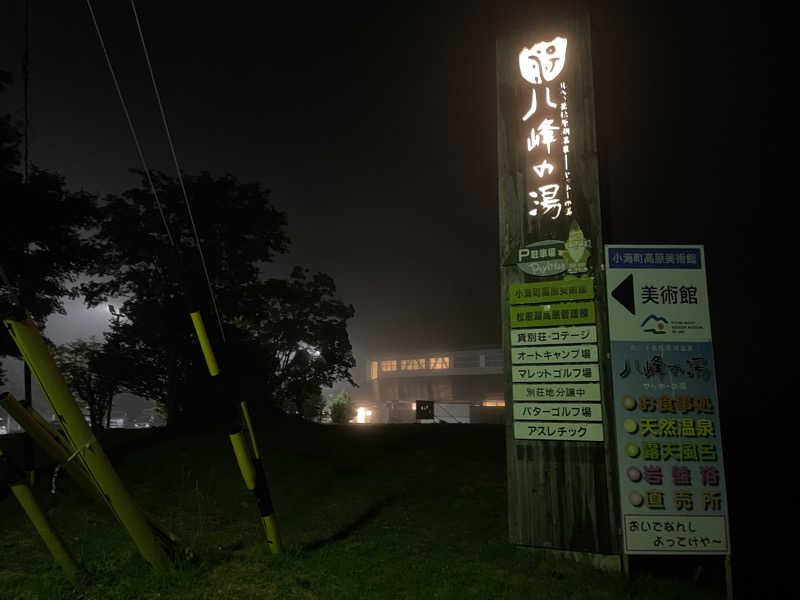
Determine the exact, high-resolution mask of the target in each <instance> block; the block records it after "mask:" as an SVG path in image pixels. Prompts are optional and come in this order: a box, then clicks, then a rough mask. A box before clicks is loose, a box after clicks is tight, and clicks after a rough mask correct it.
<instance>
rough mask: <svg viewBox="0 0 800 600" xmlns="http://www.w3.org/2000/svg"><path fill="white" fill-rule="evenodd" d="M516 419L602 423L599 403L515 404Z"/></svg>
mask: <svg viewBox="0 0 800 600" xmlns="http://www.w3.org/2000/svg"><path fill="white" fill-rule="evenodd" d="M514 418H515V419H517V420H520V421H524V420H526V419H529V420H539V421H602V420H603V415H602V406H601V405H600V403H599V402H515V403H514Z"/></svg>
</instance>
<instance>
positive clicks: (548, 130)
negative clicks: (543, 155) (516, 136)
mask: <svg viewBox="0 0 800 600" xmlns="http://www.w3.org/2000/svg"><path fill="white" fill-rule="evenodd" d="M537 131H538V133H537ZM554 131H558V127H556V126H555V125H553V119H544V120H543V121H542V122H541V123H540V124H539V127H538V128H533V129H531V134H530V136H528V140H527V142H528V152H530V151H531V150H533V149H534V148H536V147H538V146H539V145H545V146H547V153H548V154H550V144H552V143H553V142H555V141H556V136H555V134H554V133H553V132H554Z"/></svg>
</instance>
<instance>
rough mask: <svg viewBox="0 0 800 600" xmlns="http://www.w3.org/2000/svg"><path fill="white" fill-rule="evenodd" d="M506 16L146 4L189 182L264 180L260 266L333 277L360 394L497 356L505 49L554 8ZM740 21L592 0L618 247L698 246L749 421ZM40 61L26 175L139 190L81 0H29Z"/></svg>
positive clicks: (56, 325) (98, 321) (670, 5)
mask: <svg viewBox="0 0 800 600" xmlns="http://www.w3.org/2000/svg"><path fill="white" fill-rule="evenodd" d="M497 4H498V3H495V2H468V1H467V2H464V1H460V2H403V3H391V2H388V3H383V2H382V3H374V4H371V5H370V4H366V5H365V4H362V3H357V4H355V3H354V4H352V5H348V4H347V3H335V4H333V3H332V4H330V5H325V6H323V7H316V6H313V5H304V4H303V5H301V4H296V3H289V5H288V6H282V7H280V8H278V7H276V6H275V5H271V4H268V3H251V2H241V3H236V2H223V3H219V2H216V3H206V2H181V3H177V2H147V1H144V0H140V1H139V2H137V9H138V11H139V15H140V18H141V20H142V24H143V28H144V33H145V37H146V39H147V42H148V46H149V51H150V55H151V59H152V61H153V66H154V69H155V72H156V77H157V79H158V83H159V87H160V92H161V96H162V99H163V102H164V106H165V110H166V114H167V117H168V119H169V125H170V129H171V132H172V134H173V137H174V140H175V144H176V150H177V153H178V158H179V160H180V162H181V166H182V168H183V170H184V171H185V172H188V173H198V172H199V171H201V170H208V171H210V172H211V173H212V174H215V175H222V174H224V173H231V174H233V175H235V176H236V177H237V178H238V179H239V180H240V181H243V182H249V181H259V182H261V183H263V184H264V186H265V187H267V188H268V189H270V190H271V191H272V200H273V202H274V204H275V205H276V206H277V207H278V208H279V209H281V210H284V211H285V212H286V213H287V215H288V222H289V235H290V238H291V240H292V249H291V253H290V254H289V255H288V256H287V257H282V258H280V259H279V260H278V261H277V262H276V263H275V264H274V265H272V266H271V267H270V268H269V270H268V271H267V275H269V276H285V275H286V274H288V272H289V270H290V268H291V266H292V265H295V264H299V265H303V266H305V267H308V268H311V269H312V270H321V271H324V272H326V273H328V274H330V275H331V276H333V278H334V280H335V281H336V283H337V287H338V291H339V294H340V297H341V298H342V299H343V300H344V301H345V302H347V303H352V304H353V305H354V306H355V309H356V316H355V318H354V319H353V320H352V321H351V322H350V326H349V332H350V340H351V342H352V344H353V349H354V353H355V356H356V359H357V361H358V366H357V368H356V369H355V371H354V377H355V379H356V380H357V381H361V380H363V379H364V376H363V373H364V371H363V367H364V365H365V364H366V360H367V357H369V356H370V355H373V354H375V353H390V352H400V351H407V350H425V349H434V348H438V349H452V348H456V347H462V346H477V345H491V346H500V343H501V337H500V335H501V331H500V298H499V284H500V277H499V268H498V265H499V253H498V235H497V229H498V225H497V223H498V218H497V192H496V189H497V186H496V142H495V135H496V126H495V119H496V113H495V110H496V109H495V74H494V71H495V56H494V45H495V39H496V38H497V37H498V36H502V35H503V32H505V31H508V29H509V28H511V27H519V25H520V24H521V23H526V22H529V23H531V25H532V26H534V25H535V23H536V19H537V17H538V18H541V14H542V12H541V9H539V8H537V4H538V5H539V6H541V4H540V3H534V2H512V3H502V4H503V7H502V8H499V7H498V6H496V5H497ZM23 8H24V3H23V2H22V1H21V0H14V1H10V2H4V3H3V8H2V11H3V12H2V13H0V68H2V69H5V70H9V71H12V73H14V76H15V80H16V84H15V85H14V86H12V88H11V89H10V90H9V91H8V93H6V94H3V95H2V96H0V113H12V114H13V115H15V116H16V117H17V118H19V119H21V118H22V85H21V79H22V78H21V68H20V66H21V62H22V52H23V22H24V19H23V17H24V10H23ZM95 10H96V14H97V18H98V21H99V23H100V25H101V27H102V30H103V34H104V36H105V39H106V43H107V44H108V46H109V49H110V52H111V56H112V60H113V62H114V66H115V68H116V69H117V73H118V76H119V78H120V80H121V84H122V87H123V91H124V93H125V94H126V99H127V101H128V104H129V107H130V109H131V112H132V116H133V119H134V123H135V125H136V127H137V130H138V133H139V135H140V138H141V140H142V142H143V147H144V151H145V155H146V157H147V160H148V163H149V165H150V167H151V168H155V169H160V170H163V171H165V172H166V173H168V174H174V169H173V167H172V163H171V160H170V158H169V155H168V146H167V142H166V138H165V137H164V135H163V133H162V131H161V127H160V120H159V116H158V112H157V106H156V103H155V101H154V97H153V93H152V88H151V86H150V83H149V80H148V75H147V71H146V65H145V62H144V58H143V55H142V51H141V48H140V47H139V42H138V36H137V32H136V27H135V22H134V19H133V15H132V13H131V10H130V7H129V5H128V3H125V2H118V3H117V2H97V3H96V6H95ZM731 10H732V9H730V8H729V5H728V3H723V2H716V1H714V2H702V3H699V2H684V1H674V0H673V1H669V2H660V1H658V2H640V1H639V2H635V1H622V0H618V1H614V2H607V3H600V2H597V3H592V19H593V21H592V24H593V27H592V35H593V40H592V42H593V52H594V55H593V60H594V70H595V81H596V98H595V101H596V107H597V130H598V140H599V148H600V180H601V195H602V197H603V199H604V202H606V206H607V210H606V214H605V218H606V231H607V238H606V240H605V241H606V242H607V243H608V242H617V243H648V242H652V243H701V244H704V245H705V246H706V253H707V259H708V264H709V275H710V279H711V287H710V294H711V300H712V324H713V327H714V336H715V340H714V341H715V348H716V353H717V363H718V364H717V366H718V380H719V385H720V398H721V404H722V405H724V406H725V409H724V410H726V411H730V412H729V414H740V413H741V414H744V413H745V412H748V411H749V410H750V409H751V407H747V406H746V403H745V402H744V401H743V399H742V398H743V394H742V393H741V391H742V390H746V389H749V388H748V386H752V385H754V384H753V382H752V381H751V379H749V378H750V377H752V375H749V374H748V373H747V369H746V368H745V367H746V365H747V364H750V363H749V362H748V357H747V356H745V355H744V354H743V353H742V352H740V351H739V348H740V347H741V345H742V344H743V343H745V344H746V345H747V348H748V349H749V351H750V352H753V353H757V352H758V350H759V345H760V344H761V342H760V341H759V340H758V338H757V333H756V331H757V325H756V324H754V323H753V321H750V320H747V319H742V318H741V314H740V311H741V307H742V306H746V305H747V304H748V303H749V302H752V300H753V296H752V295H753V294H755V292H753V291H750V289H749V288H748V286H747V285H745V283H746V282H747V281H748V280H749V278H751V276H752V273H753V272H754V271H753V269H754V264H755V260H756V258H755V256H754V253H753V252H752V248H750V247H749V246H748V244H745V243H742V241H741V239H740V238H741V237H742V236H743V235H744V233H745V232H746V231H747V229H748V228H749V227H750V224H751V220H752V218H753V211H752V209H751V208H750V207H752V206H757V205H758V204H760V203H762V202H766V199H767V197H766V195H767V193H768V192H767V190H766V188H765V187H764V186H762V185H759V184H758V182H759V181H760V178H761V177H762V171H763V169H762V166H761V163H762V162H764V158H763V157H764V156H765V155H766V153H767V151H768V149H767V144H768V143H769V142H768V140H767V139H766V136H764V135H762V133H761V130H762V128H763V124H762V119H764V115H763V113H759V112H757V111H756V112H754V111H753V109H752V108H751V107H752V106H754V104H753V102H752V96H753V95H756V96H758V97H760V98H761V99H762V100H763V103H764V105H767V104H768V103H769V98H771V97H772V96H771V95H772V94H773V92H772V91H771V89H770V88H769V85H770V83H769V81H770V80H769V78H768V76H767V75H768V68H769V67H768V65H767V63H768V62H769V59H768V58H766V57H765V54H764V52H763V51H757V47H756V48H755V49H754V44H753V43H752V40H753V39H754V38H755V39H758V36H759V35H760V33H761V31H760V16H759V14H758V12H757V11H758V8H757V7H755V6H754V7H751V8H750V9H749V10H748V12H746V13H745V12H731ZM30 52H31V55H30V98H31V104H30V114H31V143H30V152H31V160H32V162H33V163H34V164H36V165H38V166H40V167H43V168H47V169H52V170H56V171H58V172H60V173H62V174H63V175H65V176H66V179H67V185H68V186H69V187H70V188H71V189H74V190H78V189H81V188H83V189H85V190H87V191H90V192H95V193H99V194H105V193H116V192H120V191H122V190H124V189H126V188H127V187H130V186H132V185H136V184H138V180H137V179H136V178H135V177H134V176H132V175H130V174H129V173H128V171H127V169H128V168H130V167H138V166H139V164H138V158H137V156H136V153H135V148H134V145H133V143H132V140H131V137H130V134H129V132H128V129H127V125H126V123H125V120H124V117H123V114H122V111H121V108H120V105H119V101H118V99H117V96H116V92H115V90H114V88H113V86H112V82H111V78H110V76H109V73H108V70H107V67H106V64H105V61H104V58H103V55H102V52H101V49H100V46H99V44H98V40H97V37H96V34H95V32H94V29H93V27H92V22H91V18H90V16H89V12H88V10H87V8H86V4H85V3H84V2H78V1H73V2H56V3H36V2H31V46H30ZM747 82H749V83H747ZM756 106H757V105H756ZM199 226H200V227H201V228H202V224H199ZM733 298H735V302H734V300H733ZM71 306H72V305H71ZM104 319H105V315H104V313H103V311H102V309H98V310H96V311H94V312H90V313H85V312H83V311H81V310H79V309H78V310H75V311H73V312H71V314H70V318H69V319H68V320H67V319H63V318H54V319H53V320H51V323H50V325H49V326H48V330H47V333H48V334H50V335H51V336H52V337H53V339H54V340H55V341H57V342H63V341H67V340H68V339H70V338H74V337H86V336H87V335H88V334H89V333H94V334H97V333H98V332H99V330H100V329H101V327H102V323H103V322H104ZM732 323H735V327H731V324H732ZM11 375H12V378H15V376H16V374H15V372H13V371H12V373H11ZM734 376H735V381H734Z"/></svg>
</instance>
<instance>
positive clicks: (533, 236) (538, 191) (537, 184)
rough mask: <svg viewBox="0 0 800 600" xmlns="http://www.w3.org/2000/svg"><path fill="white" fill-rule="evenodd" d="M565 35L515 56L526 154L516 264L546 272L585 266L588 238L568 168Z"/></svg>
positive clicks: (579, 269)
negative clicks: (523, 241)
mask: <svg viewBox="0 0 800 600" xmlns="http://www.w3.org/2000/svg"><path fill="white" fill-rule="evenodd" d="M568 47H569V44H568V40H567V38H566V37H564V36H563V35H556V36H554V37H553V38H551V39H545V40H539V41H536V42H535V43H533V44H531V45H530V46H525V47H523V48H522V49H521V50H520V52H519V56H518V61H519V77H520V79H521V81H522V82H524V84H523V85H524V88H525V90H526V92H525V93H526V95H525V96H524V98H525V102H524V104H523V105H522V108H521V109H520V111H521V114H519V115H518V116H517V118H519V119H520V121H521V125H522V127H521V130H520V131H521V132H522V138H523V139H520V140H519V141H518V143H519V144H520V153H521V154H522V156H524V182H525V202H526V205H525V215H526V216H525V218H526V223H527V227H526V229H527V233H528V236H527V237H528V238H529V239H528V240H527V241H528V242H532V243H527V245H525V246H524V247H520V248H519V251H518V264H517V266H518V267H519V269H520V270H521V271H523V272H525V273H527V274H529V275H534V276H539V277H546V276H552V275H557V274H560V273H566V274H571V275H580V274H583V273H586V272H588V271H589V266H588V265H587V260H588V258H589V251H590V249H591V240H589V239H587V238H586V237H585V236H584V231H583V228H582V227H581V225H580V223H579V221H583V222H584V223H586V222H588V220H587V218H586V215H583V214H580V213H581V212H582V211H581V210H580V208H581V207H580V203H578V202H576V201H577V198H576V197H575V192H574V190H573V184H572V174H571V171H570V168H571V167H570V138H571V136H572V135H573V131H572V127H573V125H572V124H571V122H570V109H569V93H568V85H567V75H568V71H569V69H568V63H569V61H570V53H569V52H568Z"/></svg>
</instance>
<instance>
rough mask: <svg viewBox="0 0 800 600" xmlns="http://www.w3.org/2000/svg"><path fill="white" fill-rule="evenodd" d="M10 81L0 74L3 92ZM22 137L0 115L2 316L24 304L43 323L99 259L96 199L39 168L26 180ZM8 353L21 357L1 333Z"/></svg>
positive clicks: (0, 350)
mask: <svg viewBox="0 0 800 600" xmlns="http://www.w3.org/2000/svg"><path fill="white" fill-rule="evenodd" d="M9 81H10V78H9V77H7V76H3V75H2V73H0V91H2V87H3V84H4V83H5V84H7V83H8V82H9ZM20 141H21V135H20V132H19V127H18V126H17V125H15V124H14V123H12V121H11V118H10V117H9V116H4V117H0V199H2V218H0V267H2V270H3V278H2V279H0V314H2V315H3V316H9V315H11V314H19V313H18V312H17V308H18V307H19V306H23V307H24V308H25V309H26V310H27V311H28V312H29V313H31V315H32V316H33V319H34V320H35V321H36V322H37V324H38V325H39V326H40V327H43V325H44V321H45V319H46V318H47V317H48V316H49V315H50V314H52V313H54V312H57V313H61V314H64V312H65V311H64V298H66V297H72V298H74V297H76V296H77V293H78V286H77V285H76V277H77V276H78V275H79V274H80V273H81V272H83V271H85V270H86V269H87V268H89V266H90V265H91V263H92V261H93V260H95V259H96V257H97V255H96V253H95V248H94V246H93V244H92V243H91V240H90V239H89V235H88V231H89V230H90V229H91V228H92V227H93V226H94V225H95V223H96V217H97V211H96V198H95V197H94V196H92V195H91V194H87V193H84V192H79V193H72V192H69V191H68V190H67V188H66V184H65V181H64V178H63V177H62V176H61V175H59V174H58V173H55V172H51V171H46V170H44V169H40V168H38V167H36V166H33V167H32V168H31V170H30V173H29V176H28V179H27V181H25V180H24V177H23V174H22V173H21V172H20V158H21V156H20V151H19V145H20ZM4 280H7V282H8V284H6V283H5V281H4ZM4 355H12V356H18V353H17V349H16V347H15V346H14V344H13V342H12V341H11V339H10V338H9V336H7V335H3V336H0V356H4ZM1 375H2V374H0V376H1ZM0 381H2V380H0Z"/></svg>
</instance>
